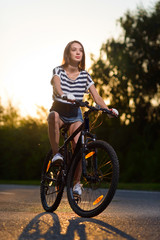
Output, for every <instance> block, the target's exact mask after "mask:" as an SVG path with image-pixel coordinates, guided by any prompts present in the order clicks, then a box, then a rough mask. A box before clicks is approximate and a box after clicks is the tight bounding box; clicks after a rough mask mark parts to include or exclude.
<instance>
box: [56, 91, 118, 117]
mask: <svg viewBox="0 0 160 240" xmlns="http://www.w3.org/2000/svg"><path fill="white" fill-rule="evenodd" d="M58 98H60V99H63V100H66V101H68V102H72V103H75V105H76V106H77V107H87V108H88V109H90V110H91V111H102V113H107V114H109V115H111V116H113V117H118V116H116V115H115V114H113V112H112V111H111V110H109V109H107V108H97V107H93V106H90V105H89V102H87V101H85V102H83V101H78V100H74V101H71V100H69V99H67V96H63V98H61V97H58Z"/></svg>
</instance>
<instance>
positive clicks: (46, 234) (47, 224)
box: [19, 213, 136, 240]
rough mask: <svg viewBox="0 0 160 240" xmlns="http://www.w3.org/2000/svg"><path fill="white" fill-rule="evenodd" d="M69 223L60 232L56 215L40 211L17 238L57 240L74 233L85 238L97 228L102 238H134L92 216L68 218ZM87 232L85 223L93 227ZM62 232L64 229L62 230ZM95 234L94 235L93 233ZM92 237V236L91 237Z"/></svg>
mask: <svg viewBox="0 0 160 240" xmlns="http://www.w3.org/2000/svg"><path fill="white" fill-rule="evenodd" d="M68 221H69V225H68V227H67V230H66V232H65V233H62V228H63V226H61V224H60V221H59V218H58V216H57V215H56V214H55V213H41V214H38V215H37V216H36V217H35V218H33V219H32V220H31V221H30V223H29V224H28V225H27V226H26V227H25V229H24V230H23V232H22V234H21V235H20V236H19V240H24V239H25V240H26V239H27V240H31V239H32V240H34V239H36V240H38V239H46V240H49V239H52V240H53V239H58V240H68V239H69V240H74V239H75V235H76V236H77V237H78V239H81V240H82V239H83V240H86V239H88V237H89V236H90V237H93V236H95V237H96V235H97V234H96V231H94V230H96V229H99V234H98V235H97V239H98V236H99V237H101V239H102V236H104V238H103V239H116V238H117V237H118V239H119V238H120V237H122V238H123V239H127V240H136V239H135V238H133V237H132V236H130V235H128V234H126V233H125V232H123V231H121V230H119V229H118V228H115V227H113V226H111V225H109V224H107V223H105V222H103V221H101V220H98V219H95V218H94V219H93V218H79V217H77V218H72V219H69V220H68ZM93 224H94V230H92V231H91V232H90V233H89V234H87V233H88V232H87V225H88V226H92V227H93ZM63 232H64V231H63ZM93 232H94V233H95V235H94V233H93ZM92 239H93V238H92Z"/></svg>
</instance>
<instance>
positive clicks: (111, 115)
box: [108, 108, 119, 118]
mask: <svg viewBox="0 0 160 240" xmlns="http://www.w3.org/2000/svg"><path fill="white" fill-rule="evenodd" d="M109 110H110V112H111V114H108V117H109V118H113V117H118V116H119V112H118V110H117V109H115V108H111V109H109Z"/></svg>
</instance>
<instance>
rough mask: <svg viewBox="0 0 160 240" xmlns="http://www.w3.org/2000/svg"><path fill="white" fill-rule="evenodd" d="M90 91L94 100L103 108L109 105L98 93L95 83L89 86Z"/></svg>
mask: <svg viewBox="0 0 160 240" xmlns="http://www.w3.org/2000/svg"><path fill="white" fill-rule="evenodd" d="M89 91H90V93H91V95H92V97H93V99H94V101H95V102H96V103H97V104H98V105H99V106H100V107H102V108H107V109H108V107H107V105H106V104H105V102H104V100H103V98H102V97H101V96H100V95H99V94H98V92H97V90H96V88H95V86H94V84H92V85H91V86H90V88H89Z"/></svg>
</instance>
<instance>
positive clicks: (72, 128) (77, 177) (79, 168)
mask: <svg viewBox="0 0 160 240" xmlns="http://www.w3.org/2000/svg"><path fill="white" fill-rule="evenodd" d="M80 125H81V122H75V123H72V124H71V126H70V129H69V130H70V135H71V134H72V133H73V132H74V131H75V130H76V129H77V128H78V127H79V126H80ZM79 136H80V133H78V134H77V135H76V136H75V138H74V140H73V142H72V148H73V150H74V149H75V147H76V144H77V141H78V139H79ZM81 174H82V161H80V162H79V163H78V165H77V168H76V172H75V183H78V182H80V178H81Z"/></svg>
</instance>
